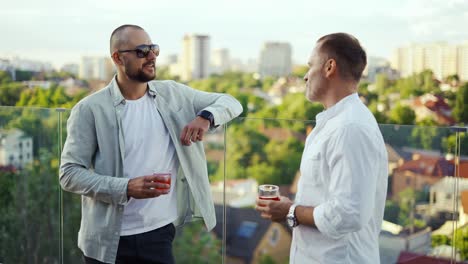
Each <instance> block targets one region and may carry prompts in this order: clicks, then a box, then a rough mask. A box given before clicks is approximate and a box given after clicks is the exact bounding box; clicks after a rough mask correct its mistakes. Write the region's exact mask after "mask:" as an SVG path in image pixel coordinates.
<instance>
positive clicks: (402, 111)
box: [390, 104, 416, 125]
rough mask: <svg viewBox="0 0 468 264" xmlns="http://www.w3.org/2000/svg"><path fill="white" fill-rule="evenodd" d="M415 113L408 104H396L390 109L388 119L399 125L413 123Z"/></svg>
mask: <svg viewBox="0 0 468 264" xmlns="http://www.w3.org/2000/svg"><path fill="white" fill-rule="evenodd" d="M415 119H416V114H415V113H414V111H413V110H412V109H411V108H410V107H409V106H404V105H401V104H397V105H396V106H395V107H394V108H393V109H392V110H391V111H390V121H391V122H392V123H395V124H399V125H413V124H414V121H415Z"/></svg>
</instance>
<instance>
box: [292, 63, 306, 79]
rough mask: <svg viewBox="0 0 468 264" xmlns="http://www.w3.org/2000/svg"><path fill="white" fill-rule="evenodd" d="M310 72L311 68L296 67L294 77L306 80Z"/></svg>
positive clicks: (304, 66)
mask: <svg viewBox="0 0 468 264" xmlns="http://www.w3.org/2000/svg"><path fill="white" fill-rule="evenodd" d="M308 71H309V66H307V65H301V66H296V67H294V68H293V71H292V76H295V77H297V78H301V79H302V78H304V76H305V75H306V73H307V72H308Z"/></svg>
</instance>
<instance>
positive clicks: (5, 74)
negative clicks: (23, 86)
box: [0, 71, 12, 84]
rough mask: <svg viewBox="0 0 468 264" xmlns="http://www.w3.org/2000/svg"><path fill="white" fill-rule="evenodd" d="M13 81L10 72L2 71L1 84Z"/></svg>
mask: <svg viewBox="0 0 468 264" xmlns="http://www.w3.org/2000/svg"><path fill="white" fill-rule="evenodd" d="M11 81H12V80H11V76H10V74H9V73H8V72H6V71H0V84H7V83H10V82H11Z"/></svg>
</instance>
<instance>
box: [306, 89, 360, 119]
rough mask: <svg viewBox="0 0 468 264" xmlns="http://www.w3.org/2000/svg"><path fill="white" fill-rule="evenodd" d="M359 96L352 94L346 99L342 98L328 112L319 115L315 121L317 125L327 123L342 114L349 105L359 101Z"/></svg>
mask: <svg viewBox="0 0 468 264" xmlns="http://www.w3.org/2000/svg"><path fill="white" fill-rule="evenodd" d="M359 100H360V99H359V96H358V94H357V93H352V94H350V95H348V96H346V97H344V98H342V99H341V100H340V101H338V103H336V104H335V105H333V106H332V107H330V108H328V109H327V110H325V111H323V112H321V113H319V114H317V116H316V117H315V120H316V121H317V123H319V122H325V121H327V120H329V119H331V118H333V117H334V116H336V115H338V114H339V113H340V112H342V111H343V110H344V109H345V108H346V106H347V105H349V104H352V103H353V102H356V101H359Z"/></svg>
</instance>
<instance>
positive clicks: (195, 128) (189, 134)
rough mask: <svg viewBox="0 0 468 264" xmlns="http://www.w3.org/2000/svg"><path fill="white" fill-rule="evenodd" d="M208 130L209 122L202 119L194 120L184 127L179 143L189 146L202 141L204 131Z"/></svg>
mask: <svg viewBox="0 0 468 264" xmlns="http://www.w3.org/2000/svg"><path fill="white" fill-rule="evenodd" d="M209 128H210V122H209V121H208V120H205V119H203V118H200V117H198V118H196V119H194V120H192V122H190V123H189V124H188V125H186V126H185V127H184V128H183V129H182V132H181V133H180V141H181V142H182V144H183V145H185V146H190V145H191V144H192V142H197V141H202V140H203V136H204V134H205V132H206V131H208V129H209Z"/></svg>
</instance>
